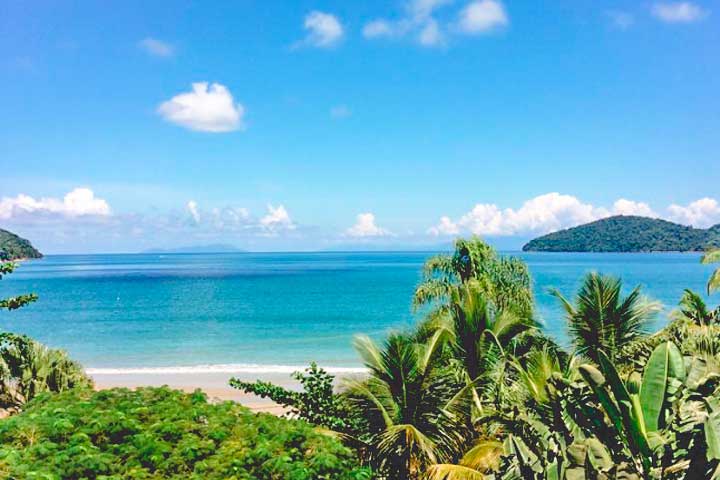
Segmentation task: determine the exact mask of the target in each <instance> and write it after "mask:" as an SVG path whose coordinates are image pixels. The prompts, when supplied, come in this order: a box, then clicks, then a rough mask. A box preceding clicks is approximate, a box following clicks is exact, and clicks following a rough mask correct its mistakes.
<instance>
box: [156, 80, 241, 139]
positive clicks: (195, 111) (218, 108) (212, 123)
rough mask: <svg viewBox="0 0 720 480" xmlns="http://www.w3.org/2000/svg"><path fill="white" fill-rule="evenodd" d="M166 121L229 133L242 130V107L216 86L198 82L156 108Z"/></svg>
mask: <svg viewBox="0 0 720 480" xmlns="http://www.w3.org/2000/svg"><path fill="white" fill-rule="evenodd" d="M158 113H159V114H160V115H161V116H162V117H163V118H164V119H165V120H167V121H168V122H171V123H175V124H177V125H180V126H182V127H185V128H188V129H190V130H196V131H200V132H214V133H217V132H231V131H233V130H238V129H241V128H243V122H242V120H243V115H244V114H245V108H244V107H243V106H242V105H241V104H240V103H235V100H234V99H233V96H232V94H231V93H230V90H228V89H227V87H225V86H224V85H220V84H219V83H213V84H208V83H207V82H198V83H193V84H192V91H191V92H185V93H181V94H179V95H176V96H174V97H173V98H171V99H170V100H168V101H166V102H163V103H162V104H161V105H160V106H159V107H158Z"/></svg>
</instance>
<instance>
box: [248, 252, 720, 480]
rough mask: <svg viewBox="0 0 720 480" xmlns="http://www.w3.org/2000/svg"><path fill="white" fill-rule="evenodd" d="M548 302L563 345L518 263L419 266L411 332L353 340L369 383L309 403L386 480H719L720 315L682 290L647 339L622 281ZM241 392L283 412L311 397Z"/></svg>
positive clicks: (650, 316)
mask: <svg viewBox="0 0 720 480" xmlns="http://www.w3.org/2000/svg"><path fill="white" fill-rule="evenodd" d="M552 293H553V295H555V296H556V297H557V299H558V301H559V302H560V304H561V305H562V307H563V308H564V310H565V312H566V318H565V320H566V323H567V334H568V338H569V339H570V344H569V345H568V347H567V348H566V347H564V346H561V345H559V344H557V343H556V342H555V341H554V340H553V339H551V338H548V337H547V336H546V335H545V334H544V333H543V331H542V329H541V328H540V326H539V325H538V323H537V322H536V321H535V316H534V312H533V298H532V288H531V282H530V276H529V274H528V272H527V268H526V267H525V265H524V264H523V263H522V262H521V261H520V260H518V259H512V258H507V257H502V256H499V255H498V254H497V253H495V252H494V251H493V250H492V249H491V248H490V247H489V246H488V245H486V244H485V243H483V242H482V241H480V240H479V239H471V240H459V241H458V242H457V244H456V248H455V252H454V253H453V254H451V255H441V256H437V257H433V258H431V259H430V260H428V262H427V265H426V267H425V269H424V272H423V277H422V281H421V283H420V284H419V286H418V288H417V290H416V292H415V296H414V301H413V304H414V306H415V309H416V311H417V312H418V313H419V315H421V316H422V320H421V321H420V322H419V324H418V325H417V328H415V329H414V330H411V331H408V332H397V333H393V334H391V335H389V336H388V337H387V338H386V339H385V340H384V341H382V342H379V343H378V342H376V341H373V340H371V339H370V338H368V337H366V336H360V337H358V338H357V340H356V349H357V350H358V352H359V354H360V356H361V358H362V360H363V362H364V364H365V366H366V368H367V371H368V374H367V375H366V376H365V377H361V378H353V379H347V380H345V381H343V382H339V383H340V388H339V389H336V390H337V391H333V389H332V388H331V387H330V385H332V384H333V382H334V379H333V378H332V376H330V375H327V374H326V373H324V375H325V376H324V382H323V383H322V384H323V385H324V387H323V389H322V394H321V395H320V396H321V397H322V401H313V402H312V404H313V405H321V404H322V405H331V406H332V407H331V408H329V409H326V410H324V411H326V412H332V414H333V416H338V417H339V418H340V419H342V420H343V422H344V423H343V422H340V421H336V420H333V421H330V422H329V421H328V419H327V418H320V419H319V420H317V421H314V423H316V424H318V425H321V426H323V428H331V429H332V424H333V422H334V423H335V424H337V425H338V426H339V427H340V428H338V429H336V431H337V432H338V434H339V435H340V438H343V439H344V440H345V441H346V443H347V444H348V445H352V446H354V447H355V448H356V449H357V451H358V454H359V455H360V458H361V459H362V461H363V462H364V463H365V464H366V465H369V466H371V467H372V468H373V470H374V471H375V472H376V475H378V478H384V479H392V480H394V479H430V480H468V479H496V480H500V479H538V480H539V479H547V480H550V479H557V480H560V479H569V480H581V479H620V478H622V479H654V478H658V479H660V478H663V479H693V478H720V306H718V307H715V308H712V307H709V306H708V305H707V304H706V301H705V299H704V298H703V297H702V296H701V295H700V294H698V293H696V292H693V291H690V290H687V291H686V292H685V293H684V295H683V297H682V298H681V299H680V303H679V305H678V308H677V309H676V310H675V311H674V312H673V314H672V316H671V319H670V322H669V323H668V325H667V326H666V327H665V328H663V329H661V330H660V331H658V332H656V333H651V332H652V330H653V325H654V323H653V322H654V321H655V320H656V319H657V315H658V314H659V312H660V306H659V305H658V304H657V303H656V302H653V301H651V300H649V299H647V298H646V297H644V296H643V294H642V291H641V289H640V288H639V287H635V288H630V289H626V288H624V287H623V285H622V282H621V280H620V279H617V278H613V277H609V276H605V275H602V274H599V273H590V274H588V275H587V276H586V277H585V278H584V279H583V282H582V285H581V287H580V288H579V290H578V292H577V293H576V294H575V295H574V296H571V297H566V296H565V295H564V294H563V293H561V292H558V291H553V292H552ZM310 372H312V370H311V371H310ZM234 384H235V386H238V387H240V388H243V389H244V390H245V391H251V392H256V393H258V392H259V393H265V394H267V393H268V392H271V391H272V392H274V393H275V394H271V395H270V397H271V398H274V399H275V400H277V401H279V402H280V403H283V404H286V405H288V404H289V405H292V404H293V402H295V404H296V405H297V404H298V403H297V399H298V398H307V397H304V396H303V395H306V394H307V393H308V392H307V390H306V391H305V392H304V393H298V394H297V395H299V396H298V397H293V398H292V401H288V400H287V399H286V398H283V396H282V395H278V394H277V393H278V391H274V390H273V388H277V387H272V386H270V385H269V384H262V383H256V384H251V383H243V384H238V383H234ZM305 385H306V387H307V384H305ZM315 393H318V392H315ZM300 405H301V406H302V408H300V409H297V410H295V412H297V413H298V414H299V415H300V416H301V417H302V418H305V419H308V420H309V421H311V422H313V420H312V418H313V417H314V416H316V414H317V413H316V412H312V411H311V410H312V407H311V408H309V409H308V405H310V403H308V402H306V401H305V402H300ZM352 406H355V407H356V408H352ZM308 410H310V411H308Z"/></svg>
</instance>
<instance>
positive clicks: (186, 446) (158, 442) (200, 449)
mask: <svg viewBox="0 0 720 480" xmlns="http://www.w3.org/2000/svg"><path fill="white" fill-rule="evenodd" d="M0 477H3V478H14V479H25V478H47V479H60V478H85V479H105V480H110V479H117V480H120V479H168V478H174V479H203V480H212V479H248V480H249V479H258V478H266V479H296V480H302V479H308V480H310V479H313V480H315V479H319V480H321V479H333V480H335V479H341V480H342V479H369V478H371V476H370V472H369V471H368V470H366V469H363V468H360V467H358V466H357V462H356V460H355V459H354V457H353V453H352V451H351V450H349V449H348V448H346V447H344V446H342V445H341V444H340V443H339V442H338V441H337V440H336V439H334V438H332V437H330V436H328V435H325V434H322V433H318V432H316V431H315V430H313V428H312V427H311V426H310V425H308V424H307V423H304V422H298V421H290V420H285V419H281V418H277V417H273V416H271V415H268V414H253V413H252V412H250V411H249V410H248V409H246V408H244V407H242V406H240V405H238V404H235V403H232V402H224V403H218V404H211V403H208V402H207V398H206V396H205V395H204V394H203V393H201V392H200V391H196V392H195V393H193V394H186V393H182V392H179V391H175V390H170V389H168V388H167V387H163V388H140V389H137V390H135V391H131V390H127V389H110V390H104V391H100V392H91V391H88V390H72V391H68V392H64V393H61V394H57V395H43V396H41V397H39V398H36V399H35V400H34V401H33V402H31V403H30V404H29V405H28V406H27V408H26V409H25V410H24V411H23V412H22V413H20V414H19V415H16V416H14V417H11V418H9V419H6V420H3V421H0Z"/></svg>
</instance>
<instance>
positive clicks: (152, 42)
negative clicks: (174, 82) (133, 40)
mask: <svg viewBox="0 0 720 480" xmlns="http://www.w3.org/2000/svg"><path fill="white" fill-rule="evenodd" d="M138 47H140V48H141V49H142V50H144V51H145V52H146V53H148V54H150V55H153V56H156V57H172V56H173V55H175V47H173V46H172V45H171V44H169V43H167V42H163V41H162V40H158V39H156V38H152V37H147V38H144V39H142V40H140V41H139V42H138Z"/></svg>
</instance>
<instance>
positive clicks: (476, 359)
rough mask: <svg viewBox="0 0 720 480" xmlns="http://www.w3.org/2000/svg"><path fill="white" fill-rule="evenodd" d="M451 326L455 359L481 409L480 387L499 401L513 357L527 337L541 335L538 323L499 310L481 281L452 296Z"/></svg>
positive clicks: (450, 305)
mask: <svg viewBox="0 0 720 480" xmlns="http://www.w3.org/2000/svg"><path fill="white" fill-rule="evenodd" d="M449 307H450V312H449V315H448V321H447V324H446V325H445V326H444V327H442V328H445V329H447V330H448V332H449V342H448V346H449V349H450V351H451V355H452V358H453V359H454V360H456V361H457V362H458V363H459V365H460V366H461V369H462V372H463V376H464V379H465V382H466V385H468V386H471V388H473V392H472V394H473V398H474V403H475V406H476V407H477V408H478V409H481V402H480V395H479V394H478V393H477V391H475V390H476V389H478V387H479V388H480V389H481V390H484V391H486V392H488V390H490V391H493V392H494V395H492V396H493V397H494V398H495V399H497V397H498V395H499V394H500V391H499V390H500V388H501V386H502V384H503V377H504V374H503V372H504V370H505V367H506V362H507V361H508V360H509V359H510V354H513V353H515V349H516V347H517V346H518V345H519V343H520V342H521V341H522V340H524V339H525V337H527V336H532V335H533V334H536V333H537V330H536V327H537V325H536V324H535V322H534V321H533V320H532V319H530V318H522V317H520V316H518V315H517V314H515V313H514V312H513V311H510V310H506V311H500V310H498V309H497V308H496V307H495V306H494V305H493V304H492V303H490V302H489V301H488V299H487V298H486V296H485V294H484V292H483V288H482V286H481V285H479V282H478V281H477V280H474V279H473V280H470V281H468V282H466V283H464V284H463V285H461V286H458V287H457V288H455V289H453V290H452V291H451V294H450V302H449Z"/></svg>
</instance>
